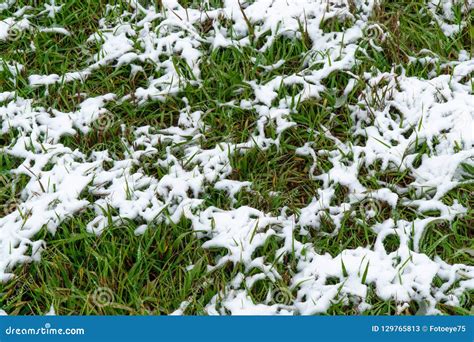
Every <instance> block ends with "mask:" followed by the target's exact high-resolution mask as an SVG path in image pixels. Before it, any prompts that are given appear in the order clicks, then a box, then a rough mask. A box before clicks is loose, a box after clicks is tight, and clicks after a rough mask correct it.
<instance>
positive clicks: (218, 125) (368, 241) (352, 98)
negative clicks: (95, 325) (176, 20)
mask: <svg viewBox="0 0 474 342" xmlns="http://www.w3.org/2000/svg"><path fill="white" fill-rule="evenodd" d="M19 3H20V4H22V3H24V4H28V1H19ZM194 4H196V2H194ZM65 6H66V8H64V9H63V10H62V11H61V12H60V13H59V14H58V16H57V17H56V19H54V20H52V19H44V20H43V19H41V20H42V21H40V22H38V23H37V25H44V26H50V25H53V24H56V25H60V26H63V27H65V28H67V29H68V30H70V31H71V32H72V35H71V36H67V37H65V36H62V35H56V34H51V33H39V34H34V35H30V34H28V33H25V34H24V35H23V36H21V37H20V39H18V40H16V41H14V42H8V43H6V42H0V51H2V52H1V54H0V58H1V59H2V60H4V61H17V62H19V63H22V64H23V65H24V66H25V69H26V70H28V75H29V74H34V73H38V74H49V73H58V74H62V73H64V72H65V71H66V70H70V69H74V70H77V69H80V68H81V67H84V66H85V65H86V61H85V59H86V58H87V57H88V56H87V53H92V52H94V51H96V50H95V47H93V46H92V47H88V48H87V49H86V50H84V48H80V47H84V46H85V41H86V39H87V38H88V36H89V35H90V34H91V33H93V32H95V31H96V30H97V27H98V19H99V18H101V17H102V16H103V13H104V10H105V6H104V2H103V1H100V2H99V1H93V0H86V1H81V2H79V1H71V2H67V4H66V5H65ZM424 8H425V6H424V4H423V2H422V1H398V2H391V1H386V2H385V3H384V4H383V5H382V6H380V7H379V8H378V9H377V10H376V11H375V14H374V17H373V18H372V19H371V20H373V21H374V22H377V23H379V24H380V25H382V27H384V28H385V29H386V30H387V31H388V32H390V37H389V38H388V39H387V40H386V41H385V42H383V47H384V50H383V52H378V51H375V50H373V49H369V50H368V51H369V54H368V55H367V56H361V58H360V61H361V62H360V64H359V65H358V66H357V67H356V68H355V70H354V72H355V73H356V74H359V75H362V74H363V73H364V72H368V71H370V70H371V68H372V67H373V66H375V67H376V68H378V69H379V70H382V71H389V70H390V69H391V68H392V65H393V63H395V64H400V63H401V64H403V65H406V63H407V56H408V55H416V54H417V53H418V52H420V51H421V50H422V49H424V48H428V49H430V50H431V51H433V52H434V53H436V54H438V55H439V56H440V57H441V58H442V59H448V58H455V57H456V56H457V54H458V53H459V51H460V50H461V49H465V50H468V51H471V53H472V43H471V41H472V38H473V37H472V36H471V35H472V32H469V31H468V30H467V29H466V30H464V31H462V32H461V33H460V34H458V35H455V36H454V37H452V38H447V37H445V36H444V35H443V34H442V32H441V30H440V29H439V28H438V27H437V26H436V25H430V24H429V23H431V18H430V17H429V14H428V13H427V12H426V10H423V9H424ZM402 14H403V15H402ZM9 15H11V13H9V12H4V13H3V14H0V19H1V16H7V17H8V16H9ZM339 24H340V25H344V23H339ZM339 24H338V23H337V22H329V23H328V24H327V25H328V26H329V27H324V28H323V29H325V30H340V29H341V27H342V26H339ZM30 40H32V42H33V44H34V46H35V47H36V50H35V51H31V49H29V48H28V46H29V43H30ZM254 44H255V46H257V45H258V44H260V42H258V41H256V42H254ZM307 46H308V44H307V42H306V43H305V41H304V40H303V41H302V42H300V41H292V40H289V39H284V38H281V39H279V40H277V41H276V42H275V43H274V44H273V46H272V47H271V48H270V49H269V50H268V51H266V52H265V53H263V54H262V53H259V52H258V51H257V50H256V49H255V48H244V49H242V50H238V49H236V48H230V49H226V50H222V49H221V50H216V51H213V52H212V53H210V54H209V55H207V56H204V57H203V62H202V67H201V70H202V79H203V83H202V86H201V87H199V88H197V87H194V86H191V85H188V86H186V87H185V89H184V91H183V93H182V94H180V96H178V97H176V98H170V99H168V101H166V102H164V103H162V102H150V103H148V104H146V106H144V107H136V106H135V105H133V104H131V103H128V102H125V103H123V104H115V103H112V104H110V105H109V107H108V108H109V109H110V111H111V112H112V113H114V120H113V121H112V124H111V125H110V127H108V129H107V130H105V131H95V132H91V133H90V134H88V135H85V136H84V135H79V136H76V137H67V138H64V139H63V140H62V143H64V144H65V145H67V146H69V147H71V148H74V149H75V148H78V149H80V150H81V151H83V152H84V153H88V152H89V151H92V150H103V149H109V151H111V153H113V154H114V155H116V156H121V155H123V153H124V150H123V144H122V143H121V141H120V138H119V136H120V125H121V124H122V123H125V124H126V125H127V126H139V125H145V124H149V125H152V126H153V127H156V128H161V127H166V126H168V125H170V124H171V123H173V122H175V120H176V118H177V115H178V111H179V108H180V107H182V103H181V100H180V98H181V97H182V96H186V98H187V99H188V100H189V103H190V104H191V106H192V110H201V111H202V112H204V113H206V114H205V116H204V121H205V123H206V125H207V126H208V127H209V130H208V131H207V132H206V133H205V134H206V140H205V141H203V142H202V144H203V146H207V147H211V146H213V145H214V144H215V143H216V142H219V141H222V140H230V141H234V142H243V141H247V139H248V138H249V136H250V134H251V132H253V130H254V129H255V126H254V122H255V120H254V119H255V113H252V112H251V111H247V110H243V109H240V108H234V107H223V106H221V105H220V104H222V103H225V102H228V101H230V100H240V99H243V98H248V95H249V94H250V93H251V89H250V88H249V86H248V85H247V84H246V83H245V82H244V81H245V80H248V79H256V80H259V81H265V80H270V79H271V78H273V77H274V76H275V75H278V74H281V73H285V74H287V73H291V72H295V73H296V72H299V71H301V70H302V69H303V68H304V57H305V55H306V53H307V52H308V48H307ZM88 51H89V52H88ZM252 58H256V59H257V61H259V63H262V64H263V65H270V64H273V63H276V62H277V61H279V60H281V59H284V60H285V61H286V62H285V64H284V65H283V66H282V67H281V68H280V69H277V70H273V71H270V72H265V71H264V70H262V69H261V68H259V67H258V66H256V65H255V63H254V62H253V60H252ZM427 68H428V66H421V65H416V64H415V65H410V66H407V73H408V74H409V75H412V76H420V77H426V75H427V73H428V71H429V70H428V69H427ZM129 71H130V67H128V66H125V67H122V68H119V69H115V68H112V67H104V68H101V69H100V70H98V71H97V72H95V73H94V74H93V75H92V76H91V77H90V78H89V79H88V80H87V81H86V82H84V83H80V82H72V83H67V84H58V85H53V86H50V87H49V93H50V95H49V96H44V93H43V92H44V90H42V89H33V88H31V87H30V86H29V85H28V82H27V78H26V77H27V73H22V74H21V75H20V76H19V80H18V84H17V85H15V84H14V83H13V82H12V81H11V80H10V78H9V75H8V72H6V71H0V89H1V90H2V91H11V90H18V91H19V95H20V96H23V97H27V98H28V97H30V98H31V97H34V98H37V99H40V103H41V104H42V105H44V106H46V107H49V106H51V107H54V108H56V109H58V110H62V111H71V110H73V109H74V108H75V106H76V105H77V104H78V103H80V96H78V94H80V93H87V94H88V95H89V96H95V95H101V94H105V93H109V92H114V93H116V94H117V96H118V97H121V96H123V95H126V94H128V93H130V92H132V91H133V90H135V89H136V88H138V87H139V86H142V85H144V84H146V80H145V79H144V77H143V76H141V74H138V75H137V76H135V77H134V78H130V77H129ZM184 72H186V70H185V67H184V66H183V73H184ZM325 82H326V84H325V85H326V86H327V88H328V91H326V92H325V93H323V94H322V99H321V100H320V101H316V100H309V101H306V102H303V103H298V104H296V107H295V112H294V113H293V114H292V120H293V121H295V122H296V123H297V126H295V127H292V128H291V129H288V130H287V131H285V132H284V133H283V134H282V136H281V146H280V148H279V149H276V148H270V149H268V150H266V151H262V150H260V149H258V148H254V149H253V150H251V151H249V152H248V153H247V154H245V155H244V156H233V157H232V160H231V163H232V167H233V169H234V173H233V174H232V176H231V178H232V179H235V180H242V181H247V180H248V181H251V182H252V190H253V192H246V191H243V192H241V193H239V194H238V195H237V203H236V204H235V205H236V206H240V205H249V206H252V207H255V208H257V209H260V210H264V211H266V212H272V213H274V214H276V213H278V210H279V208H281V207H282V206H288V207H289V210H291V211H292V212H295V213H298V209H299V208H301V207H303V206H304V205H307V204H308V203H309V201H310V200H311V198H312V197H313V195H314V194H315V192H316V190H317V189H318V186H319V184H318V182H315V181H311V180H310V179H309V178H308V172H309V168H310V167H311V164H312V160H310V159H308V158H304V157H301V156H297V155H296V154H295V149H296V148H297V147H300V146H302V144H303V143H304V142H306V141H313V142H314V143H315V146H316V148H318V149H332V148H334V146H333V142H332V141H331V140H329V139H326V138H324V135H322V136H321V135H320V136H319V137H318V138H314V134H313V133H314V132H321V131H322V128H321V123H324V125H325V126H326V127H327V128H328V129H329V130H330V131H331V133H332V134H334V135H335V136H337V137H339V138H340V139H343V140H344V141H355V140H354V139H358V138H357V137H353V136H352V134H351V131H350V127H351V126H352V122H351V118H350V115H349V109H348V107H347V104H350V103H356V102H357V98H356V94H357V92H358V91H359V90H361V89H362V87H363V86H364V85H362V84H359V85H357V86H356V88H355V89H354V91H353V92H352V93H351V94H350V95H349V97H348V100H347V103H346V104H344V105H343V106H341V107H339V106H337V105H336V98H337V97H338V95H340V92H341V90H342V89H344V87H345V85H346V83H347V77H345V75H343V74H341V73H334V74H332V75H331V76H330V77H328V78H327V79H326V81H325ZM295 91H296V89H292V88H291V87H289V88H286V87H284V88H282V89H280V91H279V98H282V97H284V96H288V95H290V96H291V94H293V93H295ZM333 113H336V114H337V115H332V114H333ZM270 134H271V132H270ZM13 138H14V136H13V135H12V134H10V135H4V136H1V137H0V146H6V145H8V144H9V143H10V142H11V140H12V139H13ZM328 163H329V162H328V161H325V160H324V159H323V158H321V159H320V160H319V161H318V167H319V168H321V169H324V170H327V169H328V167H329V166H330V165H329V164H328ZM16 165H18V161H17V160H14V159H12V158H11V157H9V156H7V155H4V154H3V155H0V175H1V177H2V178H1V179H2V182H1V183H0V203H2V208H1V209H2V210H3V211H4V212H5V213H7V212H8V210H12V203H13V205H14V203H15V201H16V200H17V199H18V198H19V193H20V191H21V188H22V187H23V186H24V185H25V183H26V181H27V179H26V178H25V177H20V178H18V179H15V180H14V178H13V177H12V175H10V174H9V170H10V169H12V168H14V167H15V166H16ZM145 171H146V172H147V173H149V174H151V175H153V176H156V177H160V176H162V171H160V170H159V169H156V168H146V169H145ZM404 177H405V175H404V174H402V173H400V172H398V173H397V172H394V171H377V172H376V173H375V175H372V176H369V175H367V176H366V177H362V180H361V181H362V183H363V184H365V185H367V186H370V185H372V186H373V187H376V186H377V183H376V181H375V180H376V179H387V180H388V181H389V183H391V184H398V183H399V182H403V181H404ZM12 184H14V186H12ZM473 191H474V187H473V186H472V185H469V184H467V185H463V186H461V187H459V188H457V189H455V190H453V191H451V192H449V193H448V194H447V195H446V196H445V198H444V199H443V200H444V201H445V202H446V203H452V202H453V201H454V200H457V201H458V202H459V203H461V204H462V205H463V206H465V207H467V208H472V207H473V204H474V203H473V196H472V193H473ZM271 192H277V194H276V195H275V194H272V193H271ZM343 196H345V192H344V189H343V188H341V189H340V191H339V192H338V198H339V199H341V198H343ZM205 203H206V205H215V206H218V207H221V208H224V209H228V208H230V205H231V204H230V201H229V199H228V198H227V196H226V195H225V194H224V193H222V192H219V191H217V190H213V191H211V192H209V193H208V194H207V195H206V197H205ZM91 215H92V214H91V213H89V212H83V213H81V214H80V215H77V216H75V217H73V218H71V219H69V220H67V221H65V222H63V223H62V224H61V226H60V227H59V229H58V232H57V233H56V235H54V236H51V235H50V234H49V233H47V232H46V231H43V232H41V233H40V236H38V238H44V239H45V240H46V241H47V244H48V245H47V249H46V250H45V251H44V252H43V254H42V260H41V262H40V263H32V264H27V265H23V266H21V267H19V268H18V269H16V270H15V273H16V274H17V277H16V278H15V279H14V280H12V281H10V282H8V283H6V284H1V285H0V293H1V295H0V307H1V308H3V309H4V310H6V311H7V312H9V313H11V314H42V313H44V312H45V311H47V310H49V307H50V306H51V305H52V306H54V307H55V308H56V310H57V313H58V314H66V315H68V314H109V315H113V314H144V315H147V314H154V315H155V314H168V313H170V312H172V311H174V310H175V309H177V308H178V306H179V304H180V303H181V302H182V301H184V300H189V301H190V302H191V304H190V306H189V308H188V309H187V311H186V313H189V314H202V313H203V312H204V307H205V305H206V304H207V303H208V302H209V300H210V299H211V298H212V296H214V295H215V294H216V293H218V292H219V291H221V290H223V289H224V286H225V284H227V283H228V282H229V281H230V280H231V279H232V278H233V277H234V276H235V275H236V274H237V273H238V271H239V270H240V267H241V266H237V267H235V268H232V267H224V268H221V269H218V270H216V271H214V272H210V273H209V272H207V270H206V265H208V264H212V263H213V260H214V258H215V257H216V256H218V255H219V254H220V253H221V251H219V250H204V249H203V248H201V246H200V244H201V242H200V241H199V240H197V239H196V237H195V236H194V235H193V233H192V232H191V230H190V225H189V222H186V221H184V220H183V221H182V222H180V223H178V224H176V225H154V226H152V227H150V228H149V229H148V230H147V231H146V233H145V234H144V235H143V236H135V234H134V230H135V229H136V224H135V223H134V222H131V221H126V220H123V221H122V222H120V223H117V224H112V225H111V226H110V227H109V228H108V229H106V231H105V232H104V233H103V234H102V235H101V236H98V237H97V236H94V235H91V234H88V233H87V232H86V231H85V226H86V224H87V222H88V221H89V220H90V219H91V217H92V216H91ZM390 216H392V217H396V218H404V219H413V218H414V217H420V216H422V214H421V213H417V212H414V211H413V210H411V209H409V208H407V207H397V208H395V209H390V208H385V207H382V208H381V210H379V212H378V213H377V216H376V217H375V218H373V219H372V220H373V222H382V221H383V220H384V219H386V218H387V217H390ZM373 222H372V223H373ZM473 225H474V216H473V213H472V211H471V212H470V213H469V214H468V215H467V216H465V217H463V218H459V219H456V220H455V221H454V223H452V224H451V225H447V224H445V223H439V224H433V225H432V226H430V227H429V228H428V229H427V230H426V232H425V235H424V237H423V239H422V241H421V251H422V252H424V253H426V254H427V255H429V256H430V257H433V256H435V255H439V256H441V257H442V259H443V260H445V261H447V262H448V263H465V264H470V265H472V254H471V253H472V251H473V250H474V235H473V232H472V227H473ZM324 229H327V230H328V231H330V230H331V227H330V226H328V227H324V225H323V230H324ZM375 237H376V235H375V234H374V233H373V232H372V231H371V230H370V228H369V225H368V224H362V223H357V222H353V219H352V218H351V217H349V216H347V217H345V218H344V220H343V222H342V229H341V230H340V231H339V233H338V235H337V237H335V238H334V237H325V236H323V237H321V236H320V235H318V234H312V235H310V236H307V237H305V239H306V240H304V241H305V242H311V243H313V244H314V245H315V248H316V250H317V251H321V252H322V251H324V252H328V253H330V254H331V255H333V256H334V255H337V254H339V253H340V252H341V251H342V250H344V249H346V248H356V247H358V246H368V245H372V244H373V243H374V241H375ZM385 244H386V248H387V249H392V250H393V249H395V248H396V246H397V244H398V241H397V239H396V238H393V239H392V238H390V239H387V240H386V241H385ZM279 247H280V245H279V242H278V241H277V240H275V239H269V240H268V241H267V243H266V244H265V246H263V248H262V249H261V250H260V251H259V253H262V255H267V256H268V255H275V252H276V250H277V249H278V248H279ZM286 262H287V264H290V265H291V263H292V261H291V260H286ZM189 265H195V267H194V268H193V269H192V270H191V271H187V269H186V268H187V266H189ZM282 273H283V280H282V281H281V282H280V283H278V284H276V285H275V284H271V283H270V282H268V281H260V282H258V283H257V285H256V286H255V287H254V288H252V291H251V295H252V297H253V298H254V299H255V300H262V299H264V298H265V294H266V293H267V291H268V289H269V288H270V287H272V286H273V287H274V286H276V287H278V288H279V289H280V290H281V291H283V290H284V291H290V290H288V281H289V277H288V274H285V272H282ZM289 295H290V296H292V295H294V293H291V291H290V294H289ZM103 297H105V298H106V299H107V298H108V299H110V300H105V302H104V301H103V300H102V299H103ZM368 302H369V303H370V304H372V305H373V307H372V308H371V309H370V310H368V311H366V312H365V313H364V314H395V312H396V303H394V302H392V301H381V300H380V299H378V298H377V297H376V296H375V294H374V291H373V289H370V290H369V296H368ZM473 304H474V293H472V292H471V293H467V294H466V296H465V300H464V302H463V303H462V305H461V306H460V307H457V308H454V307H448V306H444V305H440V306H439V309H440V310H441V311H442V312H443V313H446V314H472V313H473V312H472V305H473ZM416 311H417V306H416V304H415V303H413V304H411V306H410V308H408V309H406V310H405V311H404V312H403V314H414V313H416ZM328 314H330V315H336V314H344V315H345V314H357V312H356V311H355V310H354V309H352V308H348V307H347V306H345V305H344V303H342V302H341V303H339V304H336V305H334V306H333V307H332V308H331V310H330V311H329V312H328Z"/></svg>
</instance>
